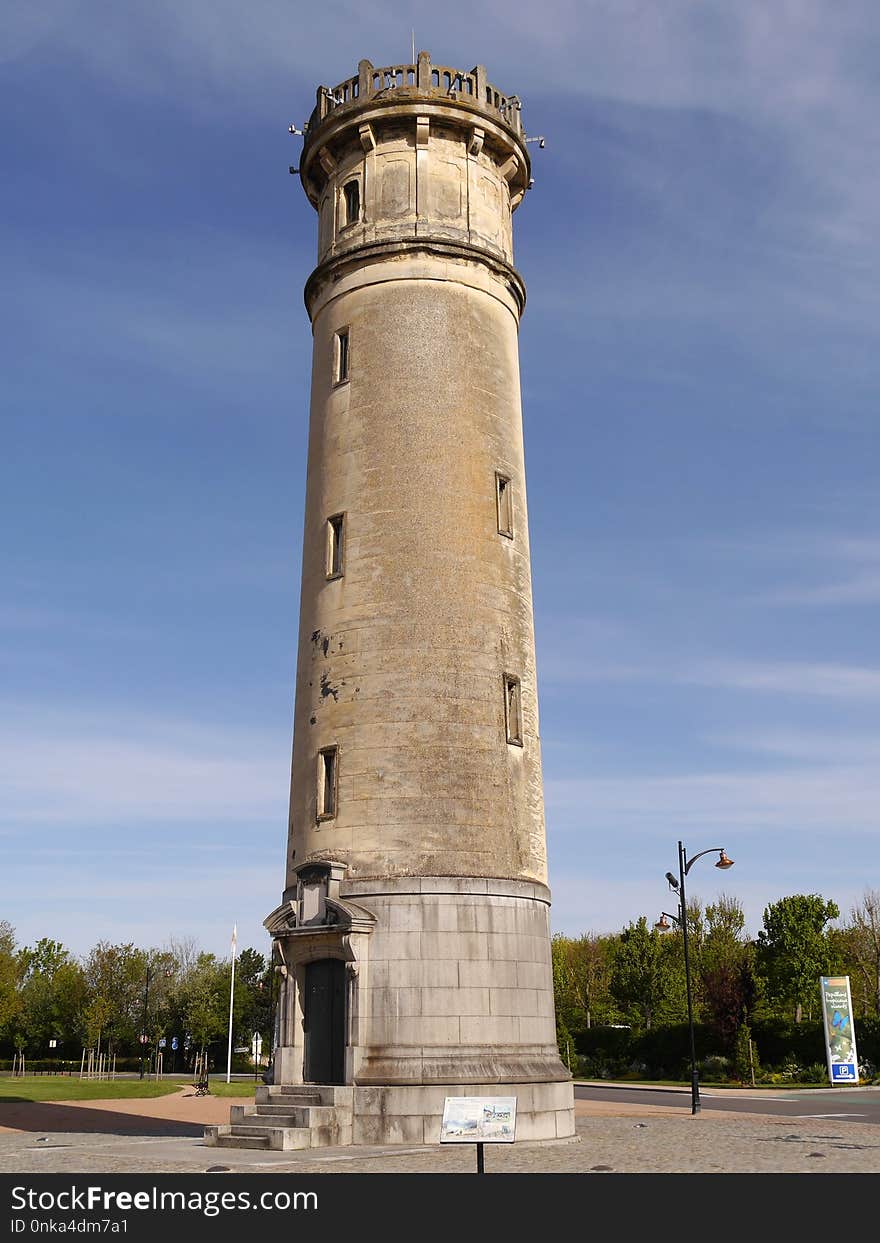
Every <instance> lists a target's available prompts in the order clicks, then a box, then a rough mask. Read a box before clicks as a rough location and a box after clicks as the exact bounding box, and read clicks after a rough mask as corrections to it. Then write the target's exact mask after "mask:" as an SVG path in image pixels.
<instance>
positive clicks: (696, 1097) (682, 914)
mask: <svg viewBox="0 0 880 1243" xmlns="http://www.w3.org/2000/svg"><path fill="white" fill-rule="evenodd" d="M716 852H717V854H718V856H719V857H718V862H717V863H716V864H715V866H716V867H717V868H721V869H722V870H726V869H727V868H730V867H733V860H732V859H728V857H727V855H726V853H725V850H724V847H723V846H710V847H709V848H708V849H707V850H701V851H700V852H699V853H698V854H695V855H693V856H692V857H691V858H690V859H689V858H688V857H687V852H686V850H685V848H684V845H683V844H682V843H681V842H679V843H678V880H676V879H675V877H674V876H673V875H672V873H671V872H667V873H666V879H667V881H668V882H669V888H670V889H672V890H674V891H675V893H677V894H678V915H677V916H675V915H669V914H668V913H667V912H666V911H663V912H662V914H661V916H660V919H659V920H658V922H657V923H656V924H655V925H654V927H655V928H656V929H657V930H658V932H665V931H666V930H667V929H668V928H669V924H668V923H667V922H665V921H667V920H669V919H672V920H674V921H675V923H677V924H678V926H679V927H680V928H681V935H682V941H683V944H684V981H685V988H686V990H687V1008H688V1034H689V1037H690V1047H691V1113H692V1114H698V1113H699V1112H700V1080H699V1075H698V1074H697V1050H696V1043H695V1040H694V1003H693V996H692V993H691V963H690V955H689V952H688V920H687V905H686V899H685V892H684V878H685V877H686V876H687V874H688V872H689V871H690V870H691V868H692V867H693V866H694V864H695V863H696V861H697V860H698V859H702V857H703V855H712V854H715V853H716Z"/></svg>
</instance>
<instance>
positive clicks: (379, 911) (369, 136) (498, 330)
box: [266, 52, 574, 1143]
mask: <svg viewBox="0 0 880 1243" xmlns="http://www.w3.org/2000/svg"><path fill="white" fill-rule="evenodd" d="M304 131H305V132H304V145H303V151H302V157H301V160H300V168H299V175H300V178H301V181H302V185H303V188H304V190H305V192H306V194H307V196H308V198H309V201H310V202H311V203H312V205H313V206H314V208H315V210H316V211H317V213H318V263H317V267H316V268H315V270H314V272H313V273H312V274H311V276H310V277H309V279H308V281H307V282H306V287H305V302H306V307H307V310H308V314H309V317H310V319H311V324H312V332H313V337H314V352H313V364H312V382H311V415H310V426H309V452H308V478H307V487H306V504H305V531H304V539H303V558H302V588H301V606H300V607H301V614H300V627H299V652H298V663H297V680H296V707H295V716H294V743H293V763H292V776H291V793H290V836H289V843H288V853H287V877H286V889H285V892H284V897H283V902H282V904H281V906H280V907H278V909H277V910H275V911H274V912H273V913H272V915H270V916H269V918H268V919H267V920H266V927H267V928H268V930H269V932H270V933H271V935H272V937H273V943H274V956H275V962H276V964H277V967H278V970H279V973H280V975H281V977H282V990H281V999H280V1002H279V1007H278V1009H279V1013H278V1023H277V1030H276V1049H275V1061H274V1083H275V1089H276V1090H277V1091H281V1092H284V1091H287V1090H288V1089H289V1088H290V1089H291V1090H292V1086H293V1085H301V1084H319V1085H337V1088H338V1089H340V1090H337V1091H336V1092H335V1094H333V1095H332V1102H333V1103H334V1104H335V1105H336V1106H340V1105H342V1106H344V1108H345V1110H346V1111H347V1110H348V1109H349V1108H350V1109H351V1123H352V1138H353V1142H355V1143H374V1142H386V1143H387V1142H395V1141H400V1142H413V1141H415V1142H422V1141H423V1140H424V1141H426V1142H431V1141H433V1140H436V1139H437V1137H438V1134H439V1123H440V1117H441V1114H442V1111H443V1102H444V1098H445V1097H446V1096H464V1095H483V1096H485V1095H491V1096H516V1097H517V1102H518V1103H517V1137H518V1138H520V1139H540V1138H557V1137H560V1136H569V1135H572V1134H573V1133H574V1117H573V1091H572V1084H571V1077H570V1075H569V1073H568V1071H567V1070H566V1069H565V1067H564V1066H563V1065H562V1063H561V1061H560V1059H559V1056H558V1052H557V1048H556V1038H555V1021H554V1005H553V985H552V976H551V964H550V932H549V900H550V894H549V890H548V887H547V866H546V848H545V828H544V811H543V789H542V782H541V757H540V747H539V734H538V697H537V686H536V680H535V645H534V634H533V622H532V596H531V575H530V565H529V538H528V525H527V516H526V486H525V473H524V463H523V439H522V417H521V407H520V382H519V365H518V328H519V320H520V315H521V313H522V310H523V305H524V302H525V288H524V285H523V281H522V278H521V277H520V276H519V274H518V273H517V271H516V269H515V268H514V266H513V248H512V213H513V211H514V209H515V208H516V207H517V206H518V205H519V203H520V202H521V201H522V199H523V196H524V194H525V192H526V190H527V189H528V187H529V155H528V148H527V145H526V139H525V136H524V133H523V128H522V120H521V110H520V102H519V100H518V99H517V98H516V97H515V96H511V95H504V94H502V92H501V91H499V90H497V89H496V88H495V87H494V86H492V85H491V84H490V83H489V82H488V81H487V78H486V72H485V70H484V69H483V67H482V66H480V65H478V66H477V67H476V68H475V69H473V70H471V71H470V72H468V73H465V72H462V71H460V70H455V69H450V68H446V67H442V66H437V65H432V64H431V60H430V57H429V55H428V54H427V53H426V52H422V53H420V54H419V57H418V61H417V63H416V64H415V65H404V66H394V67H390V68H385V69H376V68H374V67H373V65H372V64H371V63H370V62H369V61H366V60H365V61H361V63H360V65H359V67H358V73H357V75H356V76H355V77H353V78H350V79H349V80H348V81H346V82H342V83H341V84H340V85H339V86H336V87H335V88H334V89H333V90H329V89H327V88H326V87H321V88H320V89H319V90H318V95H317V106H316V107H315V110H314V111H313V113H312V115H311V118H310V119H309V122H308V124H307V126H305V127H304ZM294 171H296V170H294ZM322 1099H323V1098H322ZM347 1116H348V1115H347V1114H346V1117H347ZM338 1134H344V1135H346V1136H347V1134H348V1132H347V1130H343V1131H342V1132H338Z"/></svg>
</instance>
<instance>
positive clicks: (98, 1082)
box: [0, 1075, 181, 1106]
mask: <svg viewBox="0 0 880 1243" xmlns="http://www.w3.org/2000/svg"><path fill="white" fill-rule="evenodd" d="M180 1086H181V1085H180V1083H179V1082H178V1081H177V1080H174V1079H160V1080H159V1082H158V1083H157V1082H156V1080H155V1079H74V1078H68V1077H67V1076H66V1075H25V1076H24V1077H23V1078H21V1079H19V1078H15V1079H13V1078H5V1077H4V1078H2V1079H0V1106H2V1105H3V1102H4V1101H117V1100H138V1099H140V1100H142V1099H143V1098H144V1097H148V1096H169V1095H170V1094H171V1093H172V1092H176V1091H177V1089H178V1088H179V1087H180Z"/></svg>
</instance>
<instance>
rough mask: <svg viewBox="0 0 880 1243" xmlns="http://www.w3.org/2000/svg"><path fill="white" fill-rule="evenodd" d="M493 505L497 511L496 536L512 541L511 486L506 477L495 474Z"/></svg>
mask: <svg viewBox="0 0 880 1243" xmlns="http://www.w3.org/2000/svg"><path fill="white" fill-rule="evenodd" d="M495 503H496V506H497V509H498V534H499V535H506V536H507V538H508V539H513V486H512V484H511V482H510V479H509V478H508V476H507V475H499V474H498V473H497V472H496V474H495Z"/></svg>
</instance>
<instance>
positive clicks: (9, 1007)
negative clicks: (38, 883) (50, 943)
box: [0, 919, 19, 1040]
mask: <svg viewBox="0 0 880 1243" xmlns="http://www.w3.org/2000/svg"><path fill="white" fill-rule="evenodd" d="M18 1000H19V999H18V955H17V954H16V950H15V929H14V928H13V926H12V924H10V923H8V922H7V920H5V919H0V1040H3V1039H11V1038H12V1027H13V1025H14V1020H15V1015H16V1014H17V1012H18Z"/></svg>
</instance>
